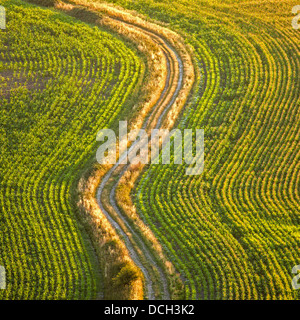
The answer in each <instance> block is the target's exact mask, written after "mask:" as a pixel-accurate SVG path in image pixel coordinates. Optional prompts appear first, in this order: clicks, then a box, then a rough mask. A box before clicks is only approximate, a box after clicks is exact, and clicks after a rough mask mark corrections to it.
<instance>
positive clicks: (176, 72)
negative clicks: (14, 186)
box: [97, 17, 183, 300]
mask: <svg viewBox="0 0 300 320" xmlns="http://www.w3.org/2000/svg"><path fill="white" fill-rule="evenodd" d="M110 18H113V17H110ZM113 19H115V18H113ZM115 20H117V21H118V22H121V23H124V24H126V25H127V26H129V27H130V26H133V27H134V28H135V29H139V31H140V32H143V33H145V34H147V35H148V36H150V37H151V38H152V40H153V41H155V42H156V43H157V44H158V45H159V46H160V48H161V50H162V51H163V53H164V56H165V58H166V62H167V77H166V81H165V84H164V88H163V91H162V93H161V95H160V97H159V100H158V101H157V103H156V105H155V106H154V108H153V109H152V111H151V112H150V115H149V116H148V117H147V118H146V120H145V121H144V123H143V127H142V128H143V129H146V128H151V129H154V128H155V129H159V128H160V127H161V124H162V120H163V117H164V116H165V114H166V112H167V111H168V110H169V109H170V107H171V106H172V105H173V103H174V102H175V99H176V97H177V96H178V93H179V92H180V90H181V88H182V87H183V63H182V59H181V57H180V55H179V54H178V53H177V52H176V51H175V49H174V48H173V47H172V46H171V45H170V44H169V43H168V42H167V40H166V39H164V38H163V37H162V36H161V35H159V34H156V33H154V32H152V31H150V30H147V29H145V28H143V27H140V26H138V25H135V24H131V23H128V22H125V21H123V20H121V19H119V18H118V19H115ZM174 84H176V89H175V90H172V91H170V89H171V87H172V86H174ZM148 134H149V132H148ZM136 144H137V141H136V142H134V143H132V145H131V146H130V148H129V149H128V155H129V154H130V152H135V146H136ZM125 156H126V155H125ZM122 159H124V153H123V154H122V155H120V158H119V161H118V162H117V163H116V164H115V165H114V166H113V167H112V168H111V169H110V170H109V171H108V172H107V174H106V175H105V176H104V177H103V179H102V181H101V184H100V185H99V187H98V190H97V201H98V204H99V206H100V208H101V210H102V212H103V213H104V214H105V216H106V217H107V219H108V220H109V221H110V223H111V224H112V226H113V227H114V228H115V229H116V230H117V231H118V233H119V234H120V235H121V236H122V237H123V239H124V242H125V245H126V247H127V249H128V251H129V254H130V256H131V258H132V260H133V261H134V262H135V264H136V265H137V266H138V267H139V268H140V269H141V271H142V272H143V274H144V277H145V281H146V288H145V289H146V296H147V298H148V299H149V300H154V299H155V298H156V297H155V294H154V289H153V281H152V279H151V277H150V274H149V271H148V268H149V264H150V265H151V266H152V268H155V269H156V270H157V271H158V274H159V276H160V279H158V283H160V284H161V290H162V291H163V292H162V298H163V299H166V300H168V299H170V293H169V290H168V281H167V278H166V275H165V274H164V272H163V270H162V269H161V268H160V267H159V265H158V263H157V261H156V258H155V257H154V255H153V254H152V252H151V251H150V250H149V248H148V247H147V245H146V244H145V241H144V240H143V238H142V237H141V236H140V235H139V234H138V233H137V232H135V231H134V229H133V228H132V227H131V225H130V223H129V222H128V220H127V218H126V217H125V216H124V215H123V214H122V213H121V212H120V210H119V208H118V206H117V203H116V200H115V192H116V187H117V185H118V183H119V180H120V179H121V177H122V175H123V174H124V172H125V171H126V170H127V169H128V167H129V165H123V167H121V171H120V166H122V165H120V164H119V163H120V161H121V160H122ZM117 170H118V172H119V171H120V172H119V173H118V172H117ZM114 174H118V179H117V182H115V183H114V185H113V187H112V188H111V190H110V194H109V199H106V203H107V200H108V201H109V204H110V206H111V207H112V208H113V210H114V212H115V215H114V217H113V216H112V214H111V213H109V212H108V211H107V210H106V209H105V206H104V204H103V198H102V197H103V191H104V189H105V188H106V187H107V184H108V181H109V179H110V178H111V177H112V176H113V175H114ZM116 216H117V217H118V221H117V219H116V218H115V217H116ZM119 219H120V220H119ZM120 221H122V223H120ZM128 234H131V236H130V237H129V236H128ZM132 239H134V241H135V243H136V244H138V247H139V249H140V250H141V252H142V255H143V256H144V258H145V259H146V260H147V264H148V267H147V266H146V265H145V263H144V262H142V260H141V258H140V254H141V252H137V250H136V247H135V246H134V245H133V242H132V241H133V240H132ZM145 259H144V261H145Z"/></svg>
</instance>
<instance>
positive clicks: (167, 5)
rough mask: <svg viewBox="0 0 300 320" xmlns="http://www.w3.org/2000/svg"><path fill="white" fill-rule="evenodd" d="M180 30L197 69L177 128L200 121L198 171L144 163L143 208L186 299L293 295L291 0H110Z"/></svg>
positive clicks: (298, 38)
mask: <svg viewBox="0 0 300 320" xmlns="http://www.w3.org/2000/svg"><path fill="white" fill-rule="evenodd" d="M114 2H117V3H118V4H120V5H121V6H124V7H126V8H130V9H134V10H136V11H138V12H141V13H143V14H145V15H147V16H149V17H151V18H152V19H156V20H160V21H163V22H167V23H169V24H170V27H172V28H174V29H175V30H177V31H178V32H182V33H183V34H184V36H185V38H186V41H187V42H188V43H189V44H191V45H192V47H193V48H194V50H195V54H196V57H197V62H198V65H199V68H200V70H201V76H200V79H199V85H198V88H197V93H196V95H195V97H194V98H193V101H192V102H191V104H190V105H189V106H188V107H187V108H186V112H185V113H184V114H183V116H182V118H181V120H180V122H179V128H182V129H183V128H203V129H204V130H205V169H204V173H203V174H202V175H200V176H196V177H187V176H186V175H185V171H184V170H185V169H184V168H183V167H178V166H173V167H172V166H169V167H166V166H156V167H155V166H151V167H150V168H149V169H148V170H147V171H146V172H145V173H144V175H143V178H142V179H141V181H140V183H139V184H138V186H137V190H136V193H135V194H134V197H135V202H136V205H137V208H138V211H139V212H140V214H141V215H142V216H143V217H144V220H145V221H146V223H147V224H149V225H150V226H151V229H152V230H154V231H155V234H156V235H157V236H158V238H159V240H160V241H161V243H162V244H163V246H164V248H165V249H166V251H167V252H168V254H169V257H171V260H172V261H173V262H174V263H175V265H176V267H177V269H178V270H179V271H180V273H181V274H182V275H184V277H185V278H186V297H187V298H192V299H294V298H299V297H300V296H299V292H297V291H295V290H293V288H292V286H291V279H292V274H291V270H292V268H293V266H294V265H297V264H299V261H300V253H299V248H300V227H299V222H300V195H299V191H300V190H299V176H300V165H299V164H300V153H299V151H300V148H299V147H300V144H299V143H300V141H299V134H300V121H299V120H300V119H299V116H300V114H299V107H300V82H299V74H300V57H299V52H300V48H299V43H300V32H299V30H294V29H293V28H292V27H291V20H292V18H293V15H292V14H291V9H292V7H293V6H294V5H296V4H297V1H272V2H271V1H252V2H249V1H209V0H208V1H192V0H191V1H183V0H179V1H172V0H171V1H169V0H168V1H167V0H165V1H164V0H163V1H152V0H145V1H134V2H131V1H122V0H120V1H114Z"/></svg>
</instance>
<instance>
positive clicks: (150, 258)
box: [60, 0, 194, 300]
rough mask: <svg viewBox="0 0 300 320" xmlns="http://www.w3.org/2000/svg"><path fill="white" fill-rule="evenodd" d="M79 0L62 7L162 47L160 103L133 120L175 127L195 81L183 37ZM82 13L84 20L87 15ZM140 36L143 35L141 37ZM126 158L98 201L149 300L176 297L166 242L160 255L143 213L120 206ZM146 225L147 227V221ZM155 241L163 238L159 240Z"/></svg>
mask: <svg viewBox="0 0 300 320" xmlns="http://www.w3.org/2000/svg"><path fill="white" fill-rule="evenodd" d="M73 3H74V4H75V6H74V5H70V4H67V6H69V7H64V8H62V7H60V8H61V9H63V10H66V11H69V14H70V13H71V12H72V11H74V8H75V9H79V10H81V9H82V8H87V10H88V15H87V18H91V19H92V20H94V21H95V22H98V23H99V22H100V24H101V25H103V26H104V27H108V28H109V29H112V30H114V31H116V32H119V33H121V34H122V35H123V36H125V37H128V38H129V39H131V40H132V41H133V42H135V43H136V44H138V47H140V46H144V45H145V43H144V42H143V40H144V41H145V39H146V41H147V42H149V43H152V47H153V46H154V47H156V49H157V50H159V51H160V56H161V58H162V61H160V63H163V64H164V66H165V67H164V68H162V70H165V74H164V76H162V77H161V78H162V79H163V81H158V82H157V83H156V84H155V85H156V88H155V89H153V92H152V91H151V95H152V100H153V101H155V103H153V104H152V107H151V108H150V110H147V112H142V114H143V115H142V116H141V114H139V115H138V117H137V119H134V120H133V121H135V123H133V126H134V128H135V129H137V128H143V129H145V130H146V132H147V134H148V135H149V134H150V130H151V129H159V128H161V127H163V128H168V129H170V128H171V127H172V126H173V125H174V123H175V121H176V118H177V117H178V115H179V113H180V112H181V110H182V108H183V107H184V105H185V103H186V101H187V98H188V96H189V94H190V91H191V89H192V86H193V83H194V67H193V63H192V58H191V57H190V55H189V53H188V50H187V49H186V48H185V45H184V44H183V42H182V41H181V38H180V37H179V36H178V35H176V34H174V33H173V32H172V31H170V30H168V29H165V28H163V27H161V26H158V25H156V24H153V23H149V22H146V21H144V20H142V19H140V18H136V17H134V16H132V15H131V14H130V13H128V12H126V11H122V10H120V9H116V8H114V7H107V6H105V5H104V6H101V5H100V6H96V5H93V6H91V5H87V4H86V3H84V2H82V1H81V0H75V1H73ZM99 13H100V15H101V19H100V20H101V21H99V20H97V14H99ZM85 14H86V12H85ZM76 17H78V16H76ZM78 18H79V19H81V16H79V17H78ZM98 18H99V16H98ZM120 30H122V31H120ZM124 30H126V31H125V32H124ZM129 34H131V37H130V36H128V35H129ZM132 35H133V36H132ZM136 38H139V40H137V39H136ZM179 39H180V40H179ZM138 42H140V43H138ZM150 47H151V46H150ZM145 51H146V50H145V48H144V52H143V53H144V54H145V55H146V56H147V55H148V60H147V61H148V63H149V57H150V60H151V55H152V53H151V52H145ZM152 60H153V59H152ZM156 71H157V70H156ZM150 72H151V68H150ZM159 76H160V75H159ZM144 85H146V84H144ZM158 93H159V94H158ZM150 100H151V98H150ZM143 111H144V109H143ZM141 117H142V119H141ZM120 120H123V119H120ZM131 127H132V124H131ZM136 144H137V141H135V142H133V143H132V144H131V145H130V146H129V148H128V150H127V152H128V154H130V152H134V151H135V150H134V148H135V146H136ZM123 158H124V153H123V155H122V154H121V155H120V156H119V161H118V162H117V164H115V165H114V166H113V167H111V168H110V169H109V170H108V171H107V172H106V174H105V175H104V176H102V178H101V181H100V184H99V187H98V189H97V192H96V198H97V202H98V206H99V208H100V209H101V212H102V214H104V215H105V217H106V219H107V220H108V221H109V223H110V224H111V226H112V227H113V228H114V229H115V230H116V231H117V233H118V235H119V236H120V237H121V238H122V240H123V242H124V244H125V245H126V249H127V251H128V255H129V256H130V258H131V259H132V260H133V262H134V264H135V265H136V266H137V267H139V269H140V270H141V272H142V273H143V275H144V279H145V287H144V291H145V292H144V296H145V297H146V298H147V299H149V300H154V299H171V298H172V297H173V296H172V293H171V292H170V289H169V287H170V278H169V277H168V275H167V274H166V272H167V271H166V270H167V268H165V262H166V260H165V261H162V260H161V259H160V258H161V256H162V255H163V253H162V250H161V247H160V245H158V246H159V251H160V252H159V253H160V254H159V253H158V254H157V252H155V251H156V250H155V246H154V248H153V243H152V240H153V238H152V239H150V241H149V238H147V235H146V236H145V233H143V230H140V229H141V228H140V226H141V224H142V225H143V222H141V220H140V217H139V218H138V220H139V221H140V224H139V225H138V224H136V223H135V221H133V220H132V219H130V218H129V216H130V214H128V213H126V212H124V210H121V209H120V206H119V203H118V201H117V197H116V190H117V187H118V185H119V183H120V180H121V179H122V177H123V176H124V174H126V172H128V171H130V170H132V167H131V166H132V165H131V164H128V165H127V164H126V165H124V164H120V159H123ZM142 169H143V167H142V166H140V167H139V170H138V171H139V172H138V173H141V172H142ZM136 178H137V177H136ZM135 180H136V179H135ZM135 180H134V181H135ZM134 181H133V182H134ZM125 211H126V210H125ZM143 227H144V231H145V229H147V226H144V225H143ZM146 233H147V232H146ZM155 241H157V240H156V239H155ZM151 245H152V248H151ZM167 263H169V262H167ZM169 265H170V263H169ZM168 271H169V270H168ZM173 272H174V270H173Z"/></svg>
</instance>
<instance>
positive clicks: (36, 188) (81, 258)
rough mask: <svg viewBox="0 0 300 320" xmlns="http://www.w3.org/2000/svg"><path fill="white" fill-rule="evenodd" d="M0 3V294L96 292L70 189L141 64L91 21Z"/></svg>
mask: <svg viewBox="0 0 300 320" xmlns="http://www.w3.org/2000/svg"><path fill="white" fill-rule="evenodd" d="M0 4H1V5H4V6H5V8H6V12H7V29H6V31H2V30H1V32H0V79H1V80H0V81H1V87H0V96H1V100H0V140H1V154H0V265H3V266H5V268H6V272H7V289H6V290H1V291H0V299H33V298H34V299H88V298H95V297H96V296H97V294H98V292H99V291H101V290H100V289H101V288H99V286H101V281H100V279H99V277H100V275H99V265H98V262H97V259H96V256H95V253H94V250H93V248H92V246H91V243H90V240H88V237H87V234H86V231H85V229H84V228H83V226H82V224H81V223H79V222H78V221H80V220H78V219H77V218H78V217H77V213H76V204H75V203H74V194H73V188H74V186H76V185H77V182H78V178H79V177H80V175H81V174H82V170H83V169H84V168H85V167H86V166H87V163H88V161H90V160H89V159H90V157H91V156H92V155H94V154H95V148H96V145H95V142H96V140H95V137H96V133H97V132H98V130H100V129H101V128H103V127H111V126H112V124H113V122H114V120H115V119H117V117H118V116H120V113H121V112H123V114H124V112H127V111H128V110H127V107H128V96H129V94H130V93H132V92H133V90H134V88H135V87H136V85H137V81H138V78H139V77H140V76H141V74H142V69H143V65H142V64H141V60H140V58H139V57H138V56H137V55H136V53H134V51H133V50H132V49H129V48H128V47H127V46H126V45H125V44H124V43H123V42H122V41H121V40H119V39H117V38H116V37H114V36H112V35H110V34H108V33H105V32H102V31H100V30H99V29H98V28H96V27H91V26H88V25H86V24H84V23H82V22H80V21H79V20H75V19H73V18H69V17H67V16H65V15H62V14H61V13H59V12H55V11H51V10H49V9H41V8H38V7H35V6H31V5H28V4H26V3H25V2H23V1H19V0H8V1H1V2H0Z"/></svg>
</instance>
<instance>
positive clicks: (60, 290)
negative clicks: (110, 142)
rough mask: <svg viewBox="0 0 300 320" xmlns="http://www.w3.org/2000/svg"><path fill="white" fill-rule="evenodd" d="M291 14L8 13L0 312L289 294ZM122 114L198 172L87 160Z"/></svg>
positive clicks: (298, 105)
mask: <svg viewBox="0 0 300 320" xmlns="http://www.w3.org/2000/svg"><path fill="white" fill-rule="evenodd" d="M30 2H31V1H30ZM33 2H34V3H35V4H33ZM49 3H50V5H49V7H48V8H46V7H43V5H46V4H47V5H48V4H49ZM297 4H299V3H297V1H294V0H283V1H281V0H272V1H270V0H262V1H259V0H255V1H247V0H242V1H237V0H225V1H221V0H220V1H215V0H135V1H131V0H112V1H108V4H107V3H106V2H104V1H101V0H70V1H62V0H59V1H58V0H57V1H52V0H43V1H42V0H34V1H32V2H31V3H28V2H25V1H22V0H0V5H2V6H4V7H5V9H6V13H7V22H6V23H7V26H6V30H5V31H3V30H0V84H1V85H0V98H1V101H0V140H1V153H0V266H5V270H6V277H7V287H6V290H0V300H1V299H13V300H18V299H102V298H106V299H107V298H113V299H115V298H117V299H120V298H123V299H142V298H148V299H163V298H165V299H169V298H170V299H178V298H183V299H199V300H201V299H206V300H245V299H246V300H249V299H250V300H277V299H289V300H295V299H299V298H300V290H294V289H293V287H292V284H291V281H292V278H293V274H292V269H293V267H294V266H296V265H300V81H299V76H300V56H299V54H300V30H295V29H293V27H292V25H291V21H292V18H293V14H292V7H293V6H295V5H297ZM41 5H42V6H41ZM78 8H79V9H78ZM82 12H84V13H85V14H82ZM100 20H101V21H100ZM99 21H100V22H99ZM164 112H165V113H164ZM125 119H127V120H129V122H130V124H131V126H132V127H134V128H142V127H143V128H146V129H147V130H150V129H151V128H157V127H162V126H165V127H167V128H178V129H180V130H184V129H204V150H205V160H204V171H203V173H201V174H200V175H190V176H188V175H186V171H185V170H186V165H177V164H164V165H162V164H151V165H145V166H142V165H125V166H120V165H119V166H116V168H115V166H101V165H99V164H96V160H95V154H96V150H97V147H98V146H99V143H98V142H97V141H96V136H97V132H98V131H99V130H100V129H103V128H115V127H116V124H117V122H118V121H119V120H125ZM147 134H148V131H147ZM126 147H127V146H126ZM83 177H84V179H83ZM97 188H98V189H97ZM82 190H84V191H82ZM78 194H79V195H78ZM82 194H83V196H82ZM80 196H82V197H83V198H81V200H79V198H80ZM78 203H80V205H78ZM83 207H84V209H83ZM83 211H84V212H85V213H84V214H83ZM106 259H107V261H106ZM108 261H109V262H108ZM116 263H118V264H116ZM114 286H116V287H114ZM108 287H109V288H110V289H108ZM121 287H122V288H123V287H125V290H124V292H125V293H124V292H123V291H122V289H121ZM135 287H136V289H134V288H135ZM141 287H142V288H143V289H141ZM115 288H117V291H118V292H119V293H118V294H116V293H114V292H113V293H112V292H110V290H111V291H116V290H115ZM123 289H124V288H123ZM128 290H131V291H130V292H129V291H128ZM128 292H129V293H128Z"/></svg>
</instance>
